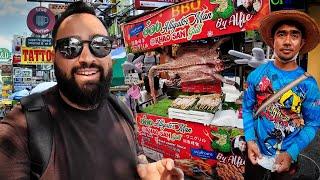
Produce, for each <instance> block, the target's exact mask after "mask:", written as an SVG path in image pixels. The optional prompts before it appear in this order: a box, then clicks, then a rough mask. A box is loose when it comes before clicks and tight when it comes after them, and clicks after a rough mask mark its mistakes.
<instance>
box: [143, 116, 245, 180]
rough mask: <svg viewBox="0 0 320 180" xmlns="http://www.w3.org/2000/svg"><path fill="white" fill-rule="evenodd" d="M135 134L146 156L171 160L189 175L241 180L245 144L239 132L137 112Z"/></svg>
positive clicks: (229, 128)
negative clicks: (136, 132)
mask: <svg viewBox="0 0 320 180" xmlns="http://www.w3.org/2000/svg"><path fill="white" fill-rule="evenodd" d="M137 131H138V134H137V139H138V142H139V145H140V146H141V148H142V150H143V152H144V154H145V155H146V156H148V157H149V158H151V159H153V160H159V159H161V158H172V159H174V160H175V165H176V166H177V167H179V168H181V169H182V170H183V172H184V173H185V174H186V175H188V176H192V177H194V178H195V179H243V177H242V173H244V166H245V152H246V151H245V148H246V147H245V146H246V145H245V141H244V136H243V130H241V129H237V128H232V127H217V126H213V125H203V124H201V123H196V122H190V121H184V120H177V119H170V118H167V117H161V116H155V115H150V114H145V113H139V114H137ZM217 176H218V177H217Z"/></svg>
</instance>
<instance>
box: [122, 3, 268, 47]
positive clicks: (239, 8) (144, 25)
mask: <svg viewBox="0 0 320 180" xmlns="http://www.w3.org/2000/svg"><path fill="white" fill-rule="evenodd" d="M234 1H235V2H233V0H193V1H187V2H182V3H179V4H175V5H172V6H169V7H167V8H164V9H161V10H158V11H156V12H153V13H151V14H148V15H146V16H143V17H140V18H138V19H136V20H133V21H131V22H128V23H126V24H124V25H123V26H122V28H123V36H124V40H125V44H126V46H127V47H128V48H129V49H131V50H132V51H133V52H138V51H146V50H149V49H154V48H157V47H161V46H167V45H171V44H179V43H183V42H187V41H190V40H197V39H203V38H208V37H215V36H220V35H225V34H231V33H236V32H241V31H247V30H255V29H257V28H258V27H259V21H260V19H261V18H263V17H264V16H266V15H268V14H269V13H270V5H269V1H268V0H258V1H256V2H255V3H254V4H252V5H251V6H250V7H247V8H244V7H243V5H242V4H241V5H238V4H237V1H236V0H234Z"/></svg>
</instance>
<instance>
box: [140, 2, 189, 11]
mask: <svg viewBox="0 0 320 180" xmlns="http://www.w3.org/2000/svg"><path fill="white" fill-rule="evenodd" d="M183 1H186V0H135V1H134V4H135V9H151V8H159V7H163V6H169V5H171V4H174V3H179V2H183Z"/></svg>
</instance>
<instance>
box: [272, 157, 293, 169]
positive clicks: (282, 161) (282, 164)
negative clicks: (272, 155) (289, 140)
mask: <svg viewBox="0 0 320 180" xmlns="http://www.w3.org/2000/svg"><path fill="white" fill-rule="evenodd" d="M291 161H292V159H291V156H290V155H289V154H288V153H287V152H281V153H280V154H278V155H277V156H276V162H275V165H276V171H277V172H278V173H281V172H285V171H289V169H290V165H291Z"/></svg>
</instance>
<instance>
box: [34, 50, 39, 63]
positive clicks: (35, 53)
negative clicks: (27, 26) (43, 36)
mask: <svg viewBox="0 0 320 180" xmlns="http://www.w3.org/2000/svg"><path fill="white" fill-rule="evenodd" d="M39 53H40V50H39V49H37V50H34V55H35V60H36V61H38V59H39V58H38V57H39Z"/></svg>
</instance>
